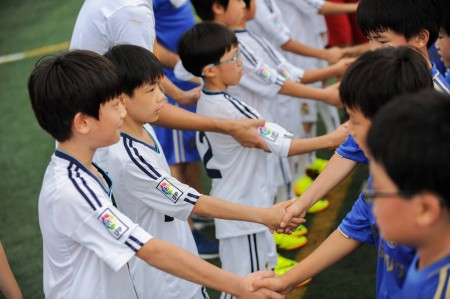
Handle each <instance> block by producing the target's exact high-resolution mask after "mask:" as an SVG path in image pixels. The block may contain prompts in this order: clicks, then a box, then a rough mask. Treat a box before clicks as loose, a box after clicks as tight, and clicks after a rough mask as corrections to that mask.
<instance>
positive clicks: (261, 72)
mask: <svg viewBox="0 0 450 299" xmlns="http://www.w3.org/2000/svg"><path fill="white" fill-rule="evenodd" d="M256 74H257V75H258V77H260V78H261V79H263V80H264V81H266V82H269V83H273V82H275V80H274V75H273V74H272V71H271V70H270V68H269V67H268V66H267V65H265V64H261V65H260V66H259V67H258V68H257V70H256Z"/></svg>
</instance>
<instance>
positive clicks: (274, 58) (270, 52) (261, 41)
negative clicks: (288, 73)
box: [248, 31, 281, 65]
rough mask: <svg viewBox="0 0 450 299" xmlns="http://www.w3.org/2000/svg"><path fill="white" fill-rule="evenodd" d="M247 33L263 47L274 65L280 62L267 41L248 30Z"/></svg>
mask: <svg viewBox="0 0 450 299" xmlns="http://www.w3.org/2000/svg"><path fill="white" fill-rule="evenodd" d="M248 35H250V36H251V37H252V38H253V39H254V40H255V41H256V42H257V43H258V44H259V45H260V46H261V47H262V48H263V49H264V51H265V52H266V53H267V55H268V56H269V57H270V59H272V61H273V63H275V65H278V64H280V63H281V60H280V58H278V56H277V54H275V52H274V51H273V50H272V47H271V46H270V45H269V44H268V43H267V41H266V40H264V39H262V38H260V37H259V36H257V35H255V34H253V33H251V32H250V31H248Z"/></svg>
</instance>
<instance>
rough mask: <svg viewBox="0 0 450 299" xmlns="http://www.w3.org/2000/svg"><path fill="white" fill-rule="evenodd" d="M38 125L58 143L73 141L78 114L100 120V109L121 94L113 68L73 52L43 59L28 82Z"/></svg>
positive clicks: (91, 55) (98, 58) (91, 54)
mask: <svg viewBox="0 0 450 299" xmlns="http://www.w3.org/2000/svg"><path fill="white" fill-rule="evenodd" d="M28 94H29V96H30V101H31V106H32V108H33V111H34V115H35V116H36V119H37V121H38V123H39V125H40V126H41V127H42V128H43V129H44V130H45V131H47V132H48V133H49V134H50V135H51V136H52V137H53V138H55V139H56V140H58V141H59V142H63V141H67V140H69V139H70V138H71V137H72V121H73V119H74V117H75V115H76V114H77V113H83V114H86V115H89V116H92V117H94V118H96V119H99V110H100V105H102V104H104V103H106V102H108V101H110V100H112V99H113V98H115V97H117V96H118V95H119V94H120V84H119V79H118V77H117V73H116V68H115V67H114V65H113V64H112V63H111V62H110V61H109V60H107V59H106V58H104V57H102V56H101V55H99V54H97V53H94V52H91V51H85V50H74V51H69V52H67V53H64V54H59V55H55V56H47V57H44V58H42V59H40V60H39V61H38V62H37V63H36V66H35V68H34V70H33V71H32V73H31V75H30V77H29V78H28Z"/></svg>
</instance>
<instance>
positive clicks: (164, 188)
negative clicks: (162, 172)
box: [156, 179, 183, 203]
mask: <svg viewBox="0 0 450 299" xmlns="http://www.w3.org/2000/svg"><path fill="white" fill-rule="evenodd" d="M156 189H158V190H159V191H161V192H162V193H163V194H164V195H165V196H166V197H167V198H169V199H170V200H171V201H173V203H176V202H177V201H178V200H179V199H180V197H181V196H182V195H183V192H182V191H181V190H180V189H178V188H177V187H175V186H174V185H172V184H171V183H170V182H169V181H168V180H167V179H163V180H162V181H161V182H159V184H158V186H156Z"/></svg>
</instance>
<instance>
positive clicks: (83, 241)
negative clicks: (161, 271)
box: [39, 150, 151, 299]
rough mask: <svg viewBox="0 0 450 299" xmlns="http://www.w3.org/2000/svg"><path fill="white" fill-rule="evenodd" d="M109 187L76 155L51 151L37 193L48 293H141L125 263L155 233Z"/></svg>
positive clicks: (70, 295) (118, 295)
mask: <svg viewBox="0 0 450 299" xmlns="http://www.w3.org/2000/svg"><path fill="white" fill-rule="evenodd" d="M99 171H101V170H99ZM103 175H104V178H105V180H106V181H107V182H108V181H110V180H109V178H108V177H107V175H106V174H105V173H103ZM110 191H111V190H110V189H109V190H107V189H106V188H105V187H104V185H102V183H101V182H100V180H99V179H98V178H97V177H96V176H94V175H93V174H92V173H91V172H89V171H88V170H87V169H86V168H85V167H84V166H83V165H82V164H81V163H80V162H78V161H77V160H76V159H74V158H73V157H71V156H69V155H67V154H65V153H64V152H62V151H59V150H57V151H56V152H55V154H54V155H53V156H52V160H51V162H50V164H49V166H48V167H47V171H46V172H45V176H44V180H43V184H42V189H41V193H40V195H39V225H40V228H41V233H42V239H43V255H44V262H43V268H44V293H45V297H46V298H48V299H54V298H64V299H71V298H73V299H78V298H102V299H112V298H117V299H119V298H137V297H136V293H135V291H134V288H133V285H132V282H131V277H130V273H129V270H128V267H127V266H126V263H127V262H128V261H129V260H130V259H131V258H132V257H133V256H134V255H135V253H136V252H137V251H138V250H139V249H140V248H141V246H143V245H144V244H145V243H147V242H148V241H149V240H150V239H151V236H150V235H149V234H148V233H147V232H145V231H144V230H143V229H142V228H140V227H139V226H138V225H137V224H135V223H133V222H132V221H131V220H130V219H129V218H128V217H127V216H125V215H123V214H122V212H120V211H118V210H117V209H116V208H115V207H114V206H113V204H112V202H111V199H110V194H111V193H110Z"/></svg>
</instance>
